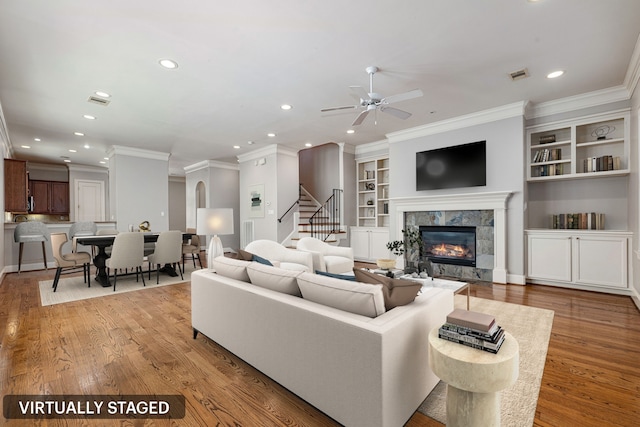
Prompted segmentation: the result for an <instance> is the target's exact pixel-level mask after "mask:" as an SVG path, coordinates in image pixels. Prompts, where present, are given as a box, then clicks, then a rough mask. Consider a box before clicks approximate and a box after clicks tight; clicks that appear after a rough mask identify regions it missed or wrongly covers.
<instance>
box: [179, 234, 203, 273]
mask: <svg viewBox="0 0 640 427" xmlns="http://www.w3.org/2000/svg"><path fill="white" fill-rule="evenodd" d="M187 233H191V238H190V239H189V242H186V243H183V244H182V270H184V259H185V256H186V255H189V256H190V257H191V259H192V260H193V268H196V259H197V260H198V262H199V263H200V268H202V260H201V259H200V250H201V249H200V236H198V235H197V234H196V229H195V228H187Z"/></svg>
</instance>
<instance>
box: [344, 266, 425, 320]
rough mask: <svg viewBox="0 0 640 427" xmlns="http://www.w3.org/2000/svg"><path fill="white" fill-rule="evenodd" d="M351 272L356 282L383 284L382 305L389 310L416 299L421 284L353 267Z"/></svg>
mask: <svg viewBox="0 0 640 427" xmlns="http://www.w3.org/2000/svg"><path fill="white" fill-rule="evenodd" d="M353 273H354V274H355V276H356V280H357V281H358V282H363V283H371V284H380V285H382V286H383V289H382V293H383V295H384V306H385V309H386V310H391V309H392V308H394V307H398V306H400V305H406V304H409V303H410V302H413V300H415V299H416V296H417V295H418V292H419V291H420V289H421V288H422V285H421V284H420V283H418V282H412V281H411V280H401V279H392V278H390V277H387V276H382V275H380V274H375V273H372V272H370V271H366V270H361V269H359V268H354V269H353Z"/></svg>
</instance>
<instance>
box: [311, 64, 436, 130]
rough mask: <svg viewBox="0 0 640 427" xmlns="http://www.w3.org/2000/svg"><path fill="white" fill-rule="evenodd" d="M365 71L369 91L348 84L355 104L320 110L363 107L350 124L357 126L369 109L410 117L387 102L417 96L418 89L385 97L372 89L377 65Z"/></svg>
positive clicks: (420, 94)
mask: <svg viewBox="0 0 640 427" xmlns="http://www.w3.org/2000/svg"><path fill="white" fill-rule="evenodd" d="M365 71H366V72H367V73H368V74H369V92H368V93H367V91H365V90H364V89H363V88H362V87H360V86H349V88H350V89H351V91H352V92H353V93H352V95H353V96H354V97H355V98H356V99H357V100H358V104H357V105H345V106H342V107H330V108H323V109H322V110H320V111H321V112H323V113H325V112H327V111H336V110H349V109H354V108H364V110H363V111H362V112H360V114H358V117H356V119H355V120H354V121H353V123H352V124H351V125H352V126H358V125H359V124H361V123H362V122H363V121H364V119H366V118H367V115H369V113H370V112H371V111H378V110H380V111H382V112H383V113H387V114H391V115H392V116H396V117H398V118H400V119H402V120H406V119H408V118H409V117H411V113H408V112H406V111H403V110H399V109H397V108H393V107H390V106H389V104H393V103H395V102H400V101H406V100H408V99H413V98H419V97H421V96H422V95H423V93H422V91H421V90H420V89H414V90H410V91H409V92H405V93H400V94H397V95H391V96H387V97H383V96H382V95H380V94H379V93H376V92H374V91H373V75H374V74H375V73H376V72H377V71H379V70H378V67H373V66H371V67H367V68H365Z"/></svg>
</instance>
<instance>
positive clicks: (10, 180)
mask: <svg viewBox="0 0 640 427" xmlns="http://www.w3.org/2000/svg"><path fill="white" fill-rule="evenodd" d="M27 196H28V193H27V162H25V161H23V160H13V159H4V210H5V211H6V212H15V213H26V212H27V208H28V207H27Z"/></svg>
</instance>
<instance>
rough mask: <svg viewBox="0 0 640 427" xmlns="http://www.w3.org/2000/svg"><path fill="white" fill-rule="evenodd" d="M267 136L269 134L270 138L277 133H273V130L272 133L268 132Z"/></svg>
mask: <svg viewBox="0 0 640 427" xmlns="http://www.w3.org/2000/svg"><path fill="white" fill-rule="evenodd" d="M267 136H268V137H269V138H273V137H274V136H276V134H275V133H273V132H271V133H268V134H267Z"/></svg>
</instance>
